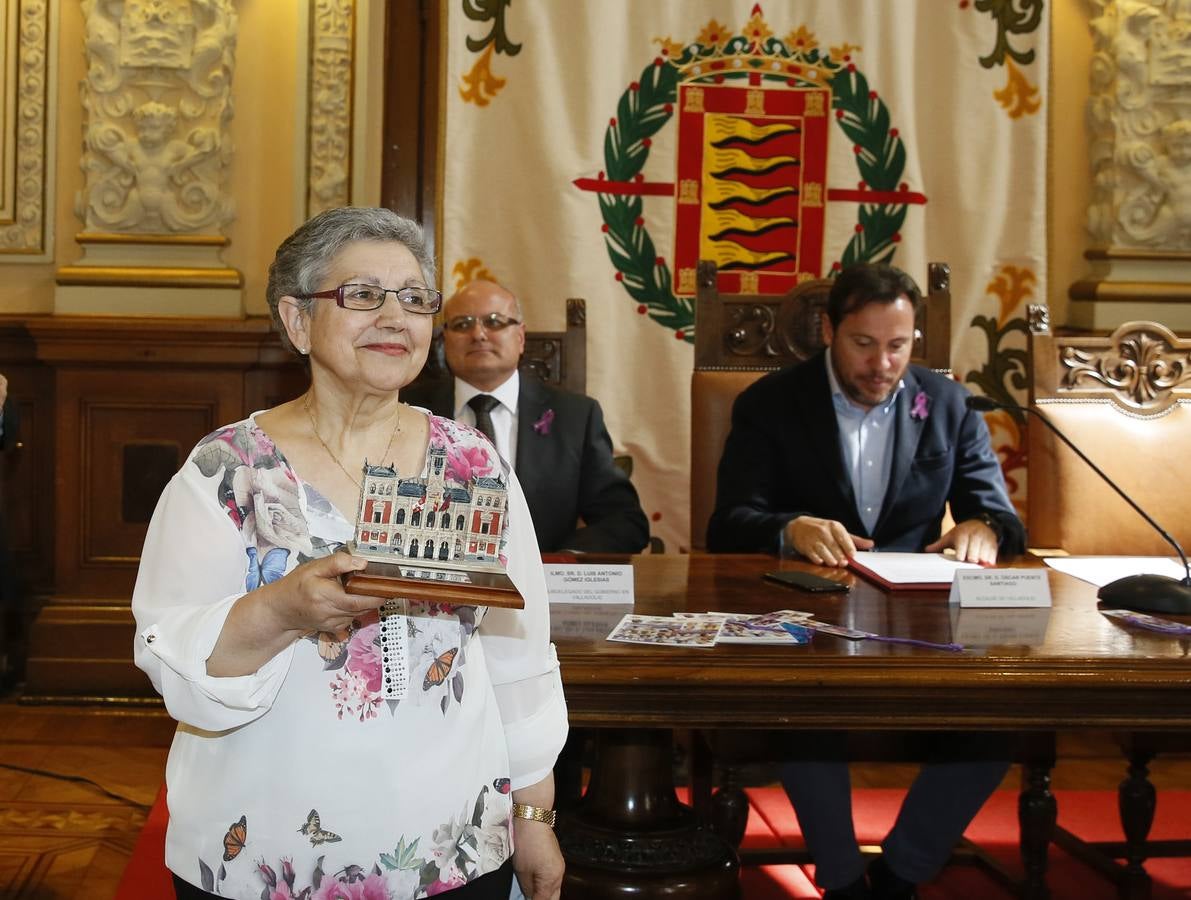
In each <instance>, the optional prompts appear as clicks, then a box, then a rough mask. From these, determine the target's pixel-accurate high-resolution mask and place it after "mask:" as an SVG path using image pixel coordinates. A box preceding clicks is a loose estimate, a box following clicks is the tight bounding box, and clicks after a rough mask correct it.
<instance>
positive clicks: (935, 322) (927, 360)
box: [691, 261, 951, 551]
mask: <svg viewBox="0 0 1191 900" xmlns="http://www.w3.org/2000/svg"><path fill="white" fill-rule="evenodd" d="M697 286H698V291H697V295H696V300H695V369H694V373H693V374H692V376H691V549H692V550H696V551H699V550H705V549H707V542H706V541H707V522H708V520H710V518H711V513H712V510H713V509H714V508H715V483H716V470H717V468H718V467H719V462H720V455H721V454H722V453H723V450H724V441H725V440H727V437H728V431H729V429H730V427H731V421H732V404H733V402H735V400H736V396H737V395H738V394H739V393H740V392H741V391H742V390H744V389H745V388H746V387H748V386H749V385H750V384H752V383H753V382H754V381H756V380H757V379H758V378H760V377H761V376H762V375H764V374H765V373H766V372H771V371H773V370H774V369H780V368H781V367H783V366H787V365H790V364H791V363H796V362H801V361H802V360H804V359H807V358H808V357H810V356H813V355H814V354H816V353H818V352H819V351H820V350H821V349H822V348H823V329H822V325H821V321H822V316H823V312H824V310H825V309H826V308H827V295H828V293H829V292H830V290H831V281H830V280H828V279H815V280H811V281H804V282H803V283H802V284H799V285H798V286H797V287H795V288H793V289H792V290H791V291H790V292H789V293H787V294H784V295H783V294H777V295H775V294H721V293H720V292H719V290H718V289H717V288H716V265H715V263H713V262H708V261H701V262H700V263H699V267H698V274H697ZM923 294H924V296H923V299H924V302H923V303H922V305H921V306H920V307H919V309H918V319H917V323H916V325H917V328H916V335H915V345H914V355H913V360H914V362H916V363H918V364H919V365H925V366H929V367H930V368H932V369H937V370H939V371H948V370H950V367H951V268H950V267H949V266H948V265H947V264H946V263H931V264H930V265H929V266H928V268H927V281H926V285H925V286H924V291H923Z"/></svg>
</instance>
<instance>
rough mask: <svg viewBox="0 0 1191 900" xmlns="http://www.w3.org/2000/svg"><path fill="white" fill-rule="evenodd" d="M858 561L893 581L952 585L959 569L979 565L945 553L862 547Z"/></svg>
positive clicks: (857, 555)
mask: <svg viewBox="0 0 1191 900" xmlns="http://www.w3.org/2000/svg"><path fill="white" fill-rule="evenodd" d="M853 560H854V562H856V563H857V564H858V565H860V566H863V567H864V568H865V569H867V570H868V571H870V572H872V573H873V575H875V576H876V577H877V578H879V579H882V580H883V581H886V582H888V583H889V584H893V585H898V584H930V585H940V586H943V587H946V586H949V585H950V584H951V581H952V579H953V578H954V577H955V571H956V569H979V568H980V566H979V565H977V564H976V563H967V562H956V561H955V560H954V559H952V558H951V557H949V556H944V555H943V554H942V553H885V552H873V551H871V550H862V551H860V552H859V553H857V554H856V555H855V556H854V557H853Z"/></svg>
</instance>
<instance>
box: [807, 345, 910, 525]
mask: <svg viewBox="0 0 1191 900" xmlns="http://www.w3.org/2000/svg"><path fill="white" fill-rule="evenodd" d="M824 361H825V364H826V365H827V381H828V383H829V384H830V385H831V404H832V406H834V407H835V421H836V422H837V423H838V424H839V442H840V448H841V449H842V451H843V456H844V472H846V473H847V475H848V478H849V480H850V481H851V482H852V493H853V494H855V495H856V512H857V513H858V514H859V515H860V521H861V522H863V523H864V527H865V528H867V529H868V533H869V534H872V533H873V529H874V528H875V527H876V524H877V520H878V519H879V518H880V517H881V505H882V504H883V503H884V502H885V492H886V490H887V489H888V487H889V473H890V472H891V471H892V470H893V446H894V443H893V436H894V431H895V428H894V418H893V412H894V410H895V409H896V408H897V395H898V394H900V393H901V392H902V389H903V388H904V387H905V386H906V383H905V381H899V382H898V384H897V388H896V389H895V390H894V391H893V392H892V393H891V394H890V395H889V399H888V400H886V401H885V402H884V403H882V404H881V405H880V406H874V407H873V408H872V409H869V410H865V409H861V408H860V407H859V406H857V405H856V404H855V403H853V402H852V401H851V400H849V399H848V395H847V394H845V393H844V389H843V388H842V387H840V383H839V379H838V378H836V377H835V368H834V367H833V366H832V364H831V348H830V347H828V348H827V353H826V355H825V357H824Z"/></svg>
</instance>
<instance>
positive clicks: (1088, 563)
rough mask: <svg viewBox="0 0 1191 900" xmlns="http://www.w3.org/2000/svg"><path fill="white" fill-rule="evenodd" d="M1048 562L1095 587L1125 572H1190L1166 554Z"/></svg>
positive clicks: (1172, 574) (1052, 559) (1060, 558)
mask: <svg viewBox="0 0 1191 900" xmlns="http://www.w3.org/2000/svg"><path fill="white" fill-rule="evenodd" d="M1045 562H1046V564H1047V565H1048V566H1050V567H1051V568H1052V569H1054V570H1056V571H1058V572H1064V573H1066V574H1067V575H1070V576H1072V577H1074V578H1078V579H1080V580H1081V581H1089V582H1091V583H1092V584H1094V585H1096V587H1104V585H1106V584H1108V583H1109V582H1110V581H1116V580H1117V579H1118V578H1124V577H1125V576H1126V575H1169V576H1170V577H1171V578H1182V577H1183V576H1184V575H1186V574H1187V573H1186V571H1185V570H1184V569H1183V565H1182V563H1179V562H1175V560H1174V559H1172V558H1169V557H1166V556H1054V557H1048V558H1047V559H1046V560H1045Z"/></svg>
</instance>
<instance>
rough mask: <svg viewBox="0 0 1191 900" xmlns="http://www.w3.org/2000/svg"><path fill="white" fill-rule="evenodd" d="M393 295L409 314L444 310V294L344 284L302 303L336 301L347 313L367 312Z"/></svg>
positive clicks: (416, 288)
mask: <svg viewBox="0 0 1191 900" xmlns="http://www.w3.org/2000/svg"><path fill="white" fill-rule="evenodd" d="M389 294H392V295H393V296H394V297H396V298H397V302H398V303H400V304H401V308H402V309H404V310H405V311H406V312H411V313H421V314H422V315H427V316H429V315H433V314H434V313H436V312H438V311H439V310H440V309H442V291H436V290H435V289H434V288H424V287H404V288H383V287H381V286H380V285H376V284H341V285H339V287H337V288H332V289H331V290H329V291H315V292H313V293H311V294H302V295H301V296H299V298H298V299H299V300H311V299H319V300H334V301H335V303H336V304H337V305H339V306H342V307H343V308H344V309H358V310H361V311H366V310H370V309H380V308H381V307H382V306H384V305H385V297H387V296H388V295H389Z"/></svg>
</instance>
